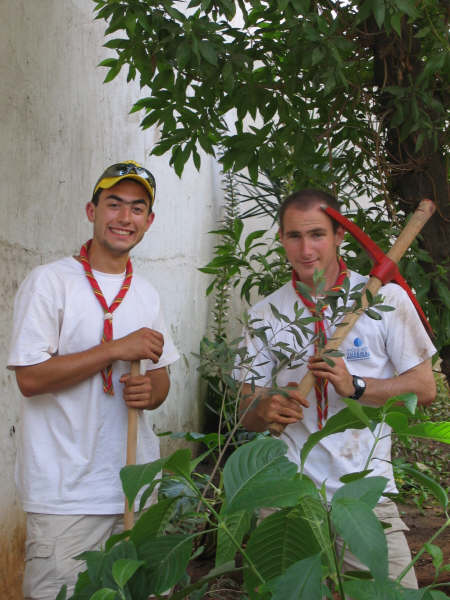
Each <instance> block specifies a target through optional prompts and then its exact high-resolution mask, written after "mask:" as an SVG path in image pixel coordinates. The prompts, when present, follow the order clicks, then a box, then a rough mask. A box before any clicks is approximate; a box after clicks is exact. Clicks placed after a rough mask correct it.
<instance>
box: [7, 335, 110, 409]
mask: <svg viewBox="0 0 450 600" xmlns="http://www.w3.org/2000/svg"><path fill="white" fill-rule="evenodd" d="M114 360H116V355H115V351H114V342H106V343H104V344H99V345H98V346H94V347H93V348H89V349H88V350H84V351H83V352H76V353H74V354H65V355H64V356H53V357H52V358H49V359H48V360H46V361H44V362H42V363H38V364H36V365H30V366H26V367H16V368H15V372H16V379H17V383H18V385H19V388H20V391H21V392H22V394H23V395H24V396H26V397H31V396H37V395H39V394H46V393H51V392H59V391H61V390H65V389H68V388H70V387H73V386H75V385H77V384H78V383H81V382H82V381H84V380H86V379H88V378H89V377H92V375H95V374H96V373H98V372H99V371H101V370H102V369H104V368H105V367H107V366H108V365H109V364H111V363H112V362H113V361H114Z"/></svg>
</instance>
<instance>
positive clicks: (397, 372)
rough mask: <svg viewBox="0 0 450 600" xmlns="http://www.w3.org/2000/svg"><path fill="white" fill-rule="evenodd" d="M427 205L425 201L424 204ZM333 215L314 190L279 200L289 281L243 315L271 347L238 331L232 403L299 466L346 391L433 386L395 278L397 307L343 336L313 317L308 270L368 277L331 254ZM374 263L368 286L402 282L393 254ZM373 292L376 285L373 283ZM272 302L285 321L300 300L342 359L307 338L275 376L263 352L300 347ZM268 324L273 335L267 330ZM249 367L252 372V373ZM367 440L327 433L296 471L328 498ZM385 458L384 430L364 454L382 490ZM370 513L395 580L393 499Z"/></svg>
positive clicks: (273, 357)
mask: <svg viewBox="0 0 450 600" xmlns="http://www.w3.org/2000/svg"><path fill="white" fill-rule="evenodd" d="M430 204H431V203H430ZM426 208H427V209H428V208H429V207H428V205H427V206H426ZM430 214H431V213H430ZM330 215H332V216H330ZM339 216H340V215H339V204H338V202H337V200H336V199H335V198H334V197H333V196H331V195H330V194H328V193H325V192H322V191H319V190H302V191H299V192H296V193H294V194H292V195H291V196H289V197H288V198H287V199H286V200H285V201H284V203H283V204H282V206H281V208H280V213H279V218H280V222H279V226H280V231H279V233H280V239H281V243H282V244H283V246H284V249H285V250H286V255H287V258H288V261H289V263H290V264H291V266H292V281H291V282H289V283H287V284H285V285H284V286H283V287H281V288H280V289H279V290H277V291H276V292H274V293H273V294H271V295H270V296H268V297H267V298H265V299H264V300H262V301H261V302H259V303H258V304H256V305H255V306H254V307H253V308H252V309H251V311H250V318H251V319H256V320H257V321H255V323H256V325H255V327H258V328H261V327H263V326H266V327H267V330H266V332H270V333H267V338H268V339H270V340H271V342H270V344H271V346H270V347H264V343H263V341H262V340H261V337H259V336H256V335H254V336H252V335H251V334H249V333H247V334H246V340H245V343H246V345H247V348H248V352H249V355H250V356H255V357H257V358H256V360H255V361H254V362H253V365H252V369H253V373H249V374H248V375H247V376H246V381H247V383H245V384H244V386H243V394H242V399H241V407H240V408H241V411H243V412H245V410H246V409H248V410H247V412H246V413H245V416H244V420H243V425H244V426H245V427H246V428H247V429H249V430H250V431H265V430H268V429H269V430H271V431H272V432H273V433H276V434H278V435H280V434H281V439H283V441H284V442H286V444H287V446H288V451H287V456H288V458H289V459H290V460H291V461H293V462H295V463H297V464H298V463H299V454H300V450H301V448H302V446H303V444H304V443H305V441H306V440H307V438H308V437H309V435H310V434H311V433H314V432H315V431H317V430H319V429H321V428H322V427H323V426H324V424H325V423H326V421H327V418H328V417H331V416H332V415H335V414H336V413H338V412H339V411H340V410H341V409H343V408H345V404H344V403H343V402H342V400H341V398H344V397H347V398H353V399H355V400H358V401H360V402H361V403H363V404H367V405H372V406H381V405H383V404H384V403H385V402H386V401H387V400H388V399H389V398H391V397H393V396H396V395H398V394H403V393H407V392H413V393H415V394H417V397H418V401H419V403H420V404H429V403H431V402H432V401H433V399H434V397H435V393H436V388H435V382H434V377H433V373H432V369H431V357H432V355H433V354H434V353H435V352H436V350H435V348H434V346H433V344H432V342H431V341H430V338H429V336H428V334H427V332H426V330H425V329H424V326H423V325H422V323H421V320H420V318H419V316H418V315H417V312H416V309H415V307H414V305H413V303H412V302H411V301H410V299H409V298H408V294H407V292H405V291H404V290H403V289H402V287H401V286H399V285H396V284H391V283H388V284H387V285H384V287H382V288H381V294H382V295H383V297H384V302H383V304H384V305H388V306H391V307H393V308H394V309H395V310H393V311H392V312H385V313H383V318H382V319H381V320H372V319H370V318H369V317H368V316H367V315H365V314H363V315H361V316H359V318H357V319H356V318H355V322H354V323H353V324H352V328H351V331H350V333H348V334H347V335H344V336H343V335H342V334H339V331H338V330H339V329H340V328H337V329H336V330H335V329H334V327H331V326H330V323H329V321H328V319H329V316H330V313H329V308H327V307H324V310H323V311H321V314H320V315H317V314H316V311H315V307H316V304H315V302H314V300H315V296H316V293H315V281H316V280H315V278H314V273H315V272H316V271H322V272H323V277H324V280H325V290H339V289H341V287H342V285H343V284H344V281H345V279H346V278H349V280H350V288H351V289H352V288H354V287H355V286H357V285H358V284H365V283H366V281H367V278H366V277H363V276H361V275H359V274H358V273H355V272H352V271H349V270H348V269H347V267H346V265H345V263H344V262H343V260H342V259H340V258H339V254H338V249H339V246H340V244H341V242H342V241H343V238H344V233H345V232H344V229H343V227H342V226H341V225H340V224H339V222H337V221H336V220H335V219H337V218H339ZM361 233H362V232H361ZM409 243H410V242H409ZM405 249H406V248H404V249H403V252H404V251H405ZM377 250H378V249H377ZM376 258H379V256H376ZM381 263H382V264H380V265H377V268H376V269H375V272H376V276H375V277H372V278H371V280H370V282H369V284H368V285H369V286H370V285H371V284H372V282H373V281H375V283H376V282H377V281H378V287H376V288H375V289H376V290H377V289H378V288H379V286H380V285H381V283H382V282H384V281H390V280H391V279H393V278H394V279H397V280H399V281H400V276H399V274H398V273H397V271H396V267H395V264H394V262H393V261H392V260H390V259H386V260H382V261H381ZM378 278H380V279H381V281H379V280H378ZM299 281H300V282H302V283H303V284H306V285H307V286H308V287H309V288H310V289H311V294H310V296H309V297H306V296H305V295H303V294H302V293H301V292H300V291H299V289H298V286H297V283H298V282H299ZM401 281H402V283H403V280H401ZM369 289H370V288H369ZM371 291H372V292H374V289H372V290H371ZM316 300H317V299H316ZM271 305H273V306H275V308H276V309H277V311H278V312H279V313H281V314H282V315H286V316H287V317H288V318H289V319H290V320H291V321H292V322H293V321H295V309H294V307H295V306H296V305H297V306H299V307H304V308H305V315H309V314H312V315H313V316H315V317H316V318H317V320H316V321H315V322H314V323H311V324H310V325H309V327H310V329H311V338H315V339H316V340H317V339H321V340H322V341H323V340H326V339H328V340H330V338H332V337H333V338H336V337H337V336H339V350H340V351H341V352H342V353H343V357H333V359H332V361H326V360H324V359H323V358H322V356H321V355H320V354H318V353H317V352H316V350H315V349H314V345H311V346H310V347H309V348H308V353H309V358H308V360H307V361H306V362H304V363H302V364H300V365H299V366H296V367H295V368H293V369H292V368H290V369H288V368H283V369H281V370H280V371H279V372H277V375H276V381H275V382H273V381H272V372H273V369H276V368H277V365H278V360H279V353H277V352H273V351H271V350H275V349H276V348H277V347H278V348H279V346H277V344H278V343H279V342H282V343H285V344H287V346H288V347H290V348H292V349H293V350H297V351H299V350H301V348H300V346H299V342H298V339H297V337H296V336H295V335H294V334H293V333H292V332H291V331H290V330H289V328H288V327H280V323H279V322H278V320H277V318H276V316H275V315H274V314H273V311H272V309H271ZM308 311H309V312H308ZM348 317H349V316H345V317H344V319H343V320H344V321H347V320H349V319H348ZM273 332H276V333H275V334H274V335H273ZM272 335H273V337H271V336H272ZM255 372H256V373H257V376H258V378H257V379H256V380H255V379H254V376H255ZM305 376H306V377H305ZM252 378H253V383H254V384H256V389H255V387H253V390H252V385H251V384H250V381H251V380H252ZM304 378H305V379H304ZM309 379H311V380H312V382H313V385H312V386H311V385H310V386H309V387H308V386H307V387H306V388H305V387H302V384H300V386H299V387H298V386H297V384H298V382H300V381H302V380H305V381H308V380H309ZM273 387H278V388H284V387H288V388H291V389H290V390H287V391H286V394H285V395H282V394H279V393H272V392H271V391H270V389H271V388H273ZM311 387H313V389H311ZM292 388H295V389H292ZM309 390H311V391H309ZM372 444H373V436H372V434H371V432H370V431H369V430H368V429H361V430H355V429H351V430H347V431H344V432H343V433H338V434H335V435H333V436H329V437H326V438H324V439H323V440H322V441H321V442H320V443H319V444H317V445H316V446H315V447H314V448H313V450H312V451H311V454H310V455H309V457H308V459H307V461H306V466H305V471H304V472H305V474H306V475H308V476H309V477H310V478H311V479H312V480H313V481H314V482H315V483H316V485H318V486H321V485H322V483H323V482H325V486H326V493H327V497H328V499H329V500H330V499H331V497H332V496H333V494H334V492H335V491H336V490H337V489H338V488H339V487H340V486H341V485H342V484H341V482H340V477H342V476H343V475H345V474H348V473H354V472H359V471H362V469H363V468H364V465H365V462H366V459H367V457H368V455H369V451H370V449H371V447H372ZM390 460H391V440H390V436H386V437H384V439H382V441H381V442H380V443H379V445H378V446H377V449H376V453H375V456H374V457H373V459H372V460H371V463H370V468H371V469H373V471H372V473H371V476H376V475H378V476H384V477H386V478H387V479H388V484H387V487H386V489H385V492H390V493H395V492H396V491H397V490H396V486H395V482H394V478H393V472H392V466H391V463H390ZM385 500H386V501H385ZM376 512H377V515H378V517H379V518H381V520H383V521H388V522H389V523H391V525H392V526H391V527H390V528H389V529H388V530H387V532H388V533H387V535H386V538H387V542H388V551H389V575H390V577H391V578H395V577H396V576H398V575H399V574H400V573H401V572H402V570H403V569H404V567H405V566H406V565H407V564H408V563H409V562H410V560H411V557H410V552H409V548H408V545H407V542H406V538H405V536H404V533H403V530H405V529H406V526H405V524H404V523H403V522H402V521H401V519H400V518H399V515H398V511H397V509H396V507H395V504H394V503H393V502H391V501H388V500H387V498H385V497H382V502H381V503H380V504H379V505H378V506H377V508H376ZM360 568H363V567H362V565H361V563H359V561H358V560H357V559H356V558H355V557H354V556H352V555H351V554H350V553H348V552H347V553H346V556H345V560H344V569H346V570H358V569H360ZM402 584H403V585H405V586H406V587H410V588H417V580H416V578H415V575H414V573H413V571H412V570H410V571H409V572H408V574H407V576H405V577H404V578H403V580H402Z"/></svg>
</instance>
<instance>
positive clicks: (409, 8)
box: [394, 0, 418, 18]
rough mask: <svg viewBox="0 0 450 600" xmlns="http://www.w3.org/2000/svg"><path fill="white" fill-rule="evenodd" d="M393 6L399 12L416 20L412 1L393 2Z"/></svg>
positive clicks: (397, 0)
mask: <svg viewBox="0 0 450 600" xmlns="http://www.w3.org/2000/svg"><path fill="white" fill-rule="evenodd" d="M394 4H395V5H396V6H397V8H398V9H399V10H401V11H402V12H404V13H406V14H407V15H409V16H410V17H413V18H416V17H417V16H418V12H417V9H416V5H415V1H414V0H394Z"/></svg>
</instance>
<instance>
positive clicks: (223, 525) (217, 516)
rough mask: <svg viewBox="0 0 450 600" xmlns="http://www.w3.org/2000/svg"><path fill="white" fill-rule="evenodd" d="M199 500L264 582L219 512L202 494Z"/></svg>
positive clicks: (263, 581)
mask: <svg viewBox="0 0 450 600" xmlns="http://www.w3.org/2000/svg"><path fill="white" fill-rule="evenodd" d="M201 501H202V502H203V504H206V506H207V507H208V509H209V510H210V511H211V513H212V514H213V515H214V517H215V518H216V521H217V523H218V527H221V528H222V529H223V530H224V531H225V533H226V534H227V536H228V537H229V538H230V540H231V541H232V543H233V545H234V546H235V547H236V551H237V552H240V553H241V554H242V556H243V557H244V559H245V560H246V561H247V563H248V565H249V566H250V568H251V569H252V570H253V572H254V573H255V575H256V576H257V577H258V579H259V580H260V581H261V583H265V579H264V578H263V576H262V575H261V573H260V572H259V571H258V569H257V568H256V566H255V564H254V563H253V561H252V560H251V558H250V557H249V556H248V554H247V553H246V551H245V550H244V549H243V548H242V546H241V544H240V543H239V542H238V541H237V540H236V538H235V537H234V535H233V534H232V533H231V531H230V530H229V529H228V527H227V526H226V524H225V521H224V520H223V519H222V517H221V516H220V515H219V513H218V512H217V511H216V510H215V509H214V508H213V507H212V506H211V505H210V504H209V503H208V501H207V500H206V498H203V496H202V497H201Z"/></svg>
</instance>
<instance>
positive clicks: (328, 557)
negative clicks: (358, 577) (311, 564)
mask: <svg viewBox="0 0 450 600" xmlns="http://www.w3.org/2000/svg"><path fill="white" fill-rule="evenodd" d="M314 491H315V493H314V494H313V495H309V496H307V497H304V498H302V501H301V502H300V503H299V506H298V510H299V514H300V516H301V517H302V518H303V519H305V521H306V522H307V523H308V524H309V525H310V527H311V530H312V532H313V534H314V537H315V539H316V541H317V543H318V545H319V547H320V548H321V551H322V556H323V562H324V563H325V562H326V563H327V564H328V569H329V572H330V574H331V575H334V574H335V573H336V564H335V560H334V547H333V541H332V539H331V537H330V529H329V525H328V511H327V509H326V508H325V506H324V504H323V503H322V501H321V498H320V495H319V492H318V490H317V489H315V490H314Z"/></svg>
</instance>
